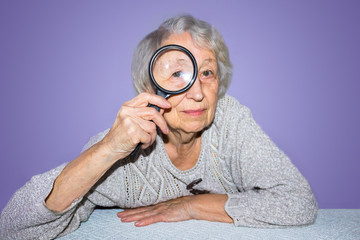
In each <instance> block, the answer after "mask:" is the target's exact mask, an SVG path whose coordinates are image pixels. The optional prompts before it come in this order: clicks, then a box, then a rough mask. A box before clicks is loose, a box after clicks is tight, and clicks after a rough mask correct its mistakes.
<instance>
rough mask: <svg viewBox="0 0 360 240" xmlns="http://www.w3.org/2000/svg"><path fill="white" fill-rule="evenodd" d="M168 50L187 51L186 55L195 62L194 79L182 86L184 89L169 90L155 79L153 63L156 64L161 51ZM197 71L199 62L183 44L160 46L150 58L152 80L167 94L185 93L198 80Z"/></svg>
mask: <svg viewBox="0 0 360 240" xmlns="http://www.w3.org/2000/svg"><path fill="white" fill-rule="evenodd" d="M168 50H180V51H182V52H184V53H186V55H188V56H189V57H190V59H191V62H192V64H193V69H194V73H193V76H192V79H191V80H190V82H189V83H188V84H187V85H186V86H185V87H184V88H182V89H180V90H177V91H169V90H167V89H165V88H163V87H161V86H160V85H159V84H158V83H157V82H156V80H155V78H154V75H153V72H152V70H153V65H154V62H155V60H156V59H157V57H158V56H159V55H160V54H161V53H163V52H165V51H168ZM197 73H198V68H197V63H196V60H195V57H194V56H193V55H192V53H191V52H190V51H189V50H188V49H186V48H184V47H183V46H180V45H176V44H170V45H165V46H163V47H161V48H159V49H158V50H156V52H155V53H154V54H153V56H152V57H151V59H150V63H149V75H150V79H151V81H152V82H153V84H154V85H155V87H156V88H157V89H158V90H160V91H162V92H164V93H166V94H170V95H175V94H179V93H183V92H185V91H186V90H188V89H189V88H191V86H192V85H193V84H194V82H195V80H196V78H197Z"/></svg>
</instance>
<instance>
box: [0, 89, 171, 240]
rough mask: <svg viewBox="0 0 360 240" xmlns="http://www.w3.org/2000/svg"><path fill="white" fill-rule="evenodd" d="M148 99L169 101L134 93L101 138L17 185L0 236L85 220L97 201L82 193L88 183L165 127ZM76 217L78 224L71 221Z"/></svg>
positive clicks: (50, 231)
mask: <svg viewBox="0 0 360 240" xmlns="http://www.w3.org/2000/svg"><path fill="white" fill-rule="evenodd" d="M148 103H151V104H154V105H158V106H159V107H160V108H169V107H170V105H169V103H168V102H167V101H166V100H165V99H164V98H161V97H158V96H155V95H151V94H140V95H138V96H137V97H135V98H134V99H132V100H130V101H129V102H126V103H125V104H124V105H123V106H122V107H121V109H120V110H119V112H118V114H117V117H116V120H115V122H114V124H113V126H112V128H111V129H110V131H109V132H108V133H107V134H106V136H105V137H104V138H103V139H102V140H101V141H100V142H98V143H96V144H94V145H93V146H92V147H90V148H89V149H87V150H86V151H84V152H82V153H81V154H80V156H78V157H77V158H76V159H74V160H73V161H71V162H70V163H68V164H67V165H66V166H64V165H62V166H60V167H58V168H56V169H53V170H51V171H49V172H47V173H44V174H41V175H38V176H34V177H33V178H32V179H31V180H30V181H29V182H28V183H27V184H26V185H25V186H24V187H22V188H21V189H19V190H18V191H17V192H16V193H15V194H14V196H13V197H12V199H11V200H10V201H9V203H8V205H7V206H6V207H5V208H4V210H3V212H2V214H1V218H0V227H1V232H0V238H1V239H3V238H4V239H8V238H10V239H13V238H16V239H29V238H45V239H49V238H54V237H56V236H58V235H59V234H63V233H64V232H70V231H73V230H75V229H76V228H77V227H78V225H79V223H80V221H82V220H86V219H87V218H88V216H89V215H90V213H91V212H92V209H93V208H94V207H95V206H94V204H92V203H91V202H90V201H82V198H83V196H84V195H85V194H86V193H87V192H88V191H89V190H90V189H91V187H92V186H93V185H94V184H95V183H96V182H97V181H98V180H99V179H100V178H101V177H102V176H103V175H104V174H105V173H106V171H107V170H108V169H109V168H110V167H111V166H112V165H113V164H114V163H115V162H116V161H118V160H121V159H123V158H125V157H126V156H128V155H129V154H130V153H131V152H132V151H133V150H134V148H135V147H136V146H137V144H138V143H139V142H142V143H143V146H142V148H146V147H148V146H149V145H151V144H152V143H153V142H154V140H155V138H156V125H157V126H158V127H159V128H160V129H161V130H162V131H163V132H164V133H167V131H168V128H167V125H166V122H165V120H164V118H163V117H162V115H161V114H160V113H159V112H157V111H156V110H155V109H153V108H150V107H147V105H148ZM150 120H152V121H150ZM79 203H81V204H80V205H79ZM75 216H76V217H75ZM74 218H76V219H75V220H76V224H72V225H71V224H69V223H70V221H75V220H74ZM70 225H71V226H70Z"/></svg>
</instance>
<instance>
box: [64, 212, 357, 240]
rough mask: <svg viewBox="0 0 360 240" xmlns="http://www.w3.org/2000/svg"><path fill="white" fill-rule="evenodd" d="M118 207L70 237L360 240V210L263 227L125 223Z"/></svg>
mask: <svg viewBox="0 0 360 240" xmlns="http://www.w3.org/2000/svg"><path fill="white" fill-rule="evenodd" d="M119 211H120V210H118V209H96V210H95V211H94V212H93V214H91V216H90V218H89V220H88V221H87V222H83V223H82V224H81V226H80V228H79V229H78V230H76V231H75V232H73V233H71V234H69V235H66V236H64V237H62V238H60V239H61V240H67V239H99V240H100V239H101V240H103V239H146V240H151V239H171V240H174V239H249V240H252V239H261V240H263V239H265V240H266V239H271V240H273V239H286V240H291V239H304V240H305V239H306V240H309V239H311V240H316V239H324V240H325V239H326V240H329V239H344V240H345V239H346V240H353V239H354V240H355V239H356V240H360V209H352V210H351V209H320V210H319V212H318V217H317V219H316V222H315V224H313V225H310V226H303V227H291V228H275V229H260V228H248V227H235V226H234V225H233V224H227V223H218V222H208V221H199V220H190V221H184V222H176V223H156V224H153V225H150V226H146V227H135V226H134V224H133V223H122V222H121V221H120V219H119V218H118V217H117V216H116V213H117V212H119Z"/></svg>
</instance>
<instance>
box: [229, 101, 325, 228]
mask: <svg viewBox="0 0 360 240" xmlns="http://www.w3.org/2000/svg"><path fill="white" fill-rule="evenodd" d="M233 111H234V112H233V115H234V116H236V117H233V118H232V119H231V122H230V123H229V125H228V129H229V130H230V131H232V132H229V133H228V136H229V139H228V141H226V142H228V143H229V142H230V143H235V144H234V145H232V146H231V144H228V147H229V148H228V150H227V151H226V152H227V155H226V158H227V159H228V162H230V168H231V172H232V176H233V179H234V181H235V183H236V186H237V188H238V193H235V194H228V201H227V203H226V206H225V210H226V212H227V213H228V214H229V216H231V217H232V219H233V220H234V223H235V225H236V226H250V227H276V226H295V225H306V224H311V223H313V222H314V221H315V218H316V215H317V209H318V206H317V202H316V199H315V197H314V195H313V193H312V191H311V188H310V186H309V184H308V182H307V181H306V179H305V178H304V177H303V176H302V175H301V173H300V172H299V170H298V169H297V168H296V167H295V166H294V165H293V164H292V162H291V161H290V159H289V158H288V157H287V156H286V155H285V153H284V152H282V151H281V150H280V149H279V148H278V147H277V146H276V145H275V144H274V143H273V141H271V139H270V138H269V137H268V136H267V135H266V134H265V133H264V132H263V131H262V129H261V128H260V127H259V125H258V124H257V123H256V122H255V121H254V119H253V117H252V115H251V112H250V110H249V109H248V108H247V107H245V106H241V105H240V104H239V103H237V104H235V106H234V108H233ZM234 130H236V131H234ZM230 148H231V149H230Z"/></svg>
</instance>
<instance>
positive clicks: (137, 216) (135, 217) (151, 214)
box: [117, 207, 167, 227]
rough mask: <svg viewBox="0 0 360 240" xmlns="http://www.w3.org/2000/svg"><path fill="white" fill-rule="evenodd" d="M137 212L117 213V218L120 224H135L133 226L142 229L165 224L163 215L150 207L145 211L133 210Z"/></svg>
mask: <svg viewBox="0 0 360 240" xmlns="http://www.w3.org/2000/svg"><path fill="white" fill-rule="evenodd" d="M134 210H139V211H132V210H130V211H128V210H125V211H123V212H120V213H118V214H117V215H118V217H119V218H121V221H122V222H135V226H137V227H142V226H147V225H150V224H153V223H157V222H167V220H166V217H165V214H164V213H162V212H161V211H160V212H158V211H156V210H154V209H153V208H152V207H150V208H146V209H134Z"/></svg>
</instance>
